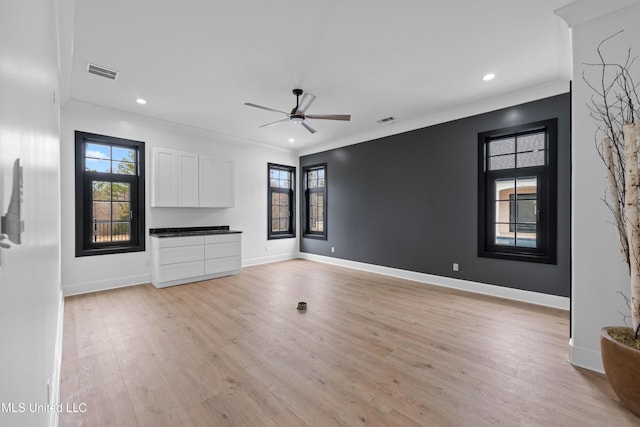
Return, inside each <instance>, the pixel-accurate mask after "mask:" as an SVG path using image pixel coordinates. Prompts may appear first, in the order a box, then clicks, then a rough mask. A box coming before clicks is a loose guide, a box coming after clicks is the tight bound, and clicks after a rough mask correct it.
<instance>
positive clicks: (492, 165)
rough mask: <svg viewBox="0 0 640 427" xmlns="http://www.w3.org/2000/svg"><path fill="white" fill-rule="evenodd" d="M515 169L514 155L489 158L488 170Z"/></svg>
mask: <svg viewBox="0 0 640 427" xmlns="http://www.w3.org/2000/svg"><path fill="white" fill-rule="evenodd" d="M515 167H516V156H515V154H507V155H503V156H495V157H489V170H500V169H513V168H515Z"/></svg>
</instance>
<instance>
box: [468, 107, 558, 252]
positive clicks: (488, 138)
mask: <svg viewBox="0 0 640 427" xmlns="http://www.w3.org/2000/svg"><path fill="white" fill-rule="evenodd" d="M556 122H557V121H556V120H555V119H553V120H547V121H543V122H537V123H530V124H527V125H523V126H517V127H512V128H508V129H500V130H496V131H491V132H484V133H481V134H479V135H478V143H479V156H478V157H479V177H478V194H479V197H478V201H479V203H478V205H479V208H478V218H479V220H478V253H479V255H480V256H487V257H494V258H506V259H517V260H523V261H535V262H546V263H555V246H556V236H555V230H556V196H555V194H556V189H555V180H556V178H555V177H556V166H555V163H556V160H555V147H556V145H557V131H556V127H557V123H556Z"/></svg>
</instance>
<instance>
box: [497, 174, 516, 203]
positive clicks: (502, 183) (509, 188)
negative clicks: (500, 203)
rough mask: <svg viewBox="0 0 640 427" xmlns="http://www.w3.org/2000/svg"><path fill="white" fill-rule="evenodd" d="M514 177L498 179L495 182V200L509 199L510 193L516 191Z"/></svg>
mask: <svg viewBox="0 0 640 427" xmlns="http://www.w3.org/2000/svg"><path fill="white" fill-rule="evenodd" d="M515 184H516V180H515V179H514V178H502V179H496V180H495V182H494V191H495V200H509V195H510V194H513V193H515V192H516V188H515Z"/></svg>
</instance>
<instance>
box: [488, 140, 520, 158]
mask: <svg viewBox="0 0 640 427" xmlns="http://www.w3.org/2000/svg"><path fill="white" fill-rule="evenodd" d="M488 145H489V147H488V153H487V154H488V155H489V156H499V155H502V154H511V153H515V152H516V139H515V138H514V137H513V136H511V137H508V138H500V139H494V140H493V141H489V144H488Z"/></svg>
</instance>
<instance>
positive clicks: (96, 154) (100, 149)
mask: <svg viewBox="0 0 640 427" xmlns="http://www.w3.org/2000/svg"><path fill="white" fill-rule="evenodd" d="M84 156H85V157H86V158H87V159H102V160H109V159H111V146H109V145H100V144H87V145H86V147H85V152H84Z"/></svg>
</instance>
